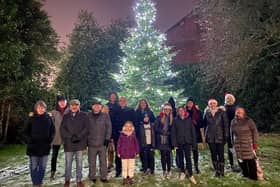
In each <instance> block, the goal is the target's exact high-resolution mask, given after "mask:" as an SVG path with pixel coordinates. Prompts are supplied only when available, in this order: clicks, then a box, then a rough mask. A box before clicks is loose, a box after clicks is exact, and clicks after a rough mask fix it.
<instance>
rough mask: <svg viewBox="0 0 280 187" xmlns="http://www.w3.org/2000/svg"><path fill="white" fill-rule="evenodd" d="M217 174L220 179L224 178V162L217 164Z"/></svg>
mask: <svg viewBox="0 0 280 187" xmlns="http://www.w3.org/2000/svg"><path fill="white" fill-rule="evenodd" d="M219 172H220V176H221V177H224V176H225V163H224V162H219Z"/></svg>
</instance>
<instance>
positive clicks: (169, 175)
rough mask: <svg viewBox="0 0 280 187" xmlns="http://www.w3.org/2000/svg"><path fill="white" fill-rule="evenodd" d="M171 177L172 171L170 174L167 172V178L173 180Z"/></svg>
mask: <svg viewBox="0 0 280 187" xmlns="http://www.w3.org/2000/svg"><path fill="white" fill-rule="evenodd" d="M171 176H172V173H171V171H168V172H167V175H166V178H168V179H170V178H171Z"/></svg>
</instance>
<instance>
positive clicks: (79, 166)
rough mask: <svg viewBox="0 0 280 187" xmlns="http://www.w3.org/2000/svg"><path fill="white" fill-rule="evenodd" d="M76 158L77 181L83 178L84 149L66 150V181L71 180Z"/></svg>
mask: <svg viewBox="0 0 280 187" xmlns="http://www.w3.org/2000/svg"><path fill="white" fill-rule="evenodd" d="M74 156H75V159H76V181H77V182H81V181H82V178H83V174H82V170H83V151H76V152H65V162H66V166H65V181H70V179H71V174H72V162H73V159H74Z"/></svg>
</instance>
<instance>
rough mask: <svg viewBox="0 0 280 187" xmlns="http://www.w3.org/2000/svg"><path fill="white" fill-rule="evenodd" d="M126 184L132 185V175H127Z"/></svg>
mask: <svg viewBox="0 0 280 187" xmlns="http://www.w3.org/2000/svg"><path fill="white" fill-rule="evenodd" d="M128 184H129V185H133V177H128Z"/></svg>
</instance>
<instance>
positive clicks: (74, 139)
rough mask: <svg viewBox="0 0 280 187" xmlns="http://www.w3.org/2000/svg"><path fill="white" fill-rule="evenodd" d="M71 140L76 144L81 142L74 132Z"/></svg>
mask: <svg viewBox="0 0 280 187" xmlns="http://www.w3.org/2000/svg"><path fill="white" fill-rule="evenodd" d="M71 142H72V143H74V144H76V143H79V142H80V139H79V137H78V136H77V135H76V134H73V135H72V137H71Z"/></svg>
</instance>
